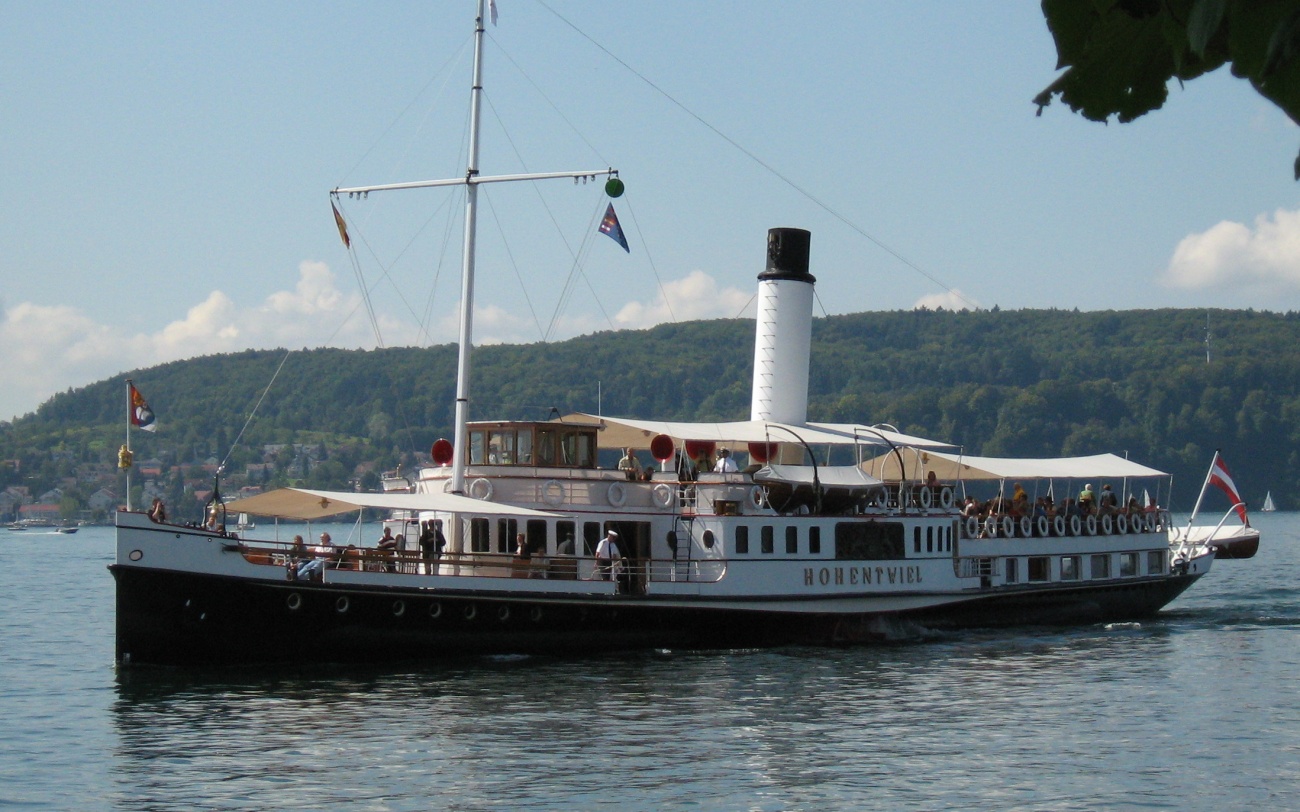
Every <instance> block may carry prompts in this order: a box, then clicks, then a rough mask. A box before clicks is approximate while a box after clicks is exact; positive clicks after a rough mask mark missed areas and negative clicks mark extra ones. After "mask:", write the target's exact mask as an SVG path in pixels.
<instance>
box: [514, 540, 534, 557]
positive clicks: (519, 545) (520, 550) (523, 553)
mask: <svg viewBox="0 0 1300 812" xmlns="http://www.w3.org/2000/svg"><path fill="white" fill-rule="evenodd" d="M532 557H533V554H532V552H531V551H530V550H529V549H528V538H527V537H526V536H524V534H523V533H520V534H518V535H517V536H515V558H516V559H518V560H519V561H527V560H529V559H530V558H532Z"/></svg>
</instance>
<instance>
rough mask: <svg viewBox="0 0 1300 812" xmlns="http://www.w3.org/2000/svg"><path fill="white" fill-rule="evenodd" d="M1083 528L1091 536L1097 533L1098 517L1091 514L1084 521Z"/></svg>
mask: <svg viewBox="0 0 1300 812" xmlns="http://www.w3.org/2000/svg"><path fill="white" fill-rule="evenodd" d="M1083 529H1084V532H1086V533H1087V534H1088V535H1090V536H1095V535H1097V517H1096V516H1089V517H1088V518H1087V520H1086V521H1085V522H1084V523H1083Z"/></svg>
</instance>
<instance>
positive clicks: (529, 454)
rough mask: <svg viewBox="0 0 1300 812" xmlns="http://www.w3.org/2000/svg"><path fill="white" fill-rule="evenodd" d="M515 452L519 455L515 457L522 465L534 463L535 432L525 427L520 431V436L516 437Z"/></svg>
mask: <svg viewBox="0 0 1300 812" xmlns="http://www.w3.org/2000/svg"><path fill="white" fill-rule="evenodd" d="M515 454H516V455H517V456H516V457H515V459H516V460H517V461H518V462H519V464H520V465H532V464H533V433H532V432H531V431H528V430H526V429H525V430H522V431H520V432H519V436H518V437H517V438H516V439H515Z"/></svg>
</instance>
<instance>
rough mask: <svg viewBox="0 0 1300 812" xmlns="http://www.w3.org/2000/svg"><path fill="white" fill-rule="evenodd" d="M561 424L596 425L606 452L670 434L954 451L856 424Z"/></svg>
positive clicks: (733, 442)
mask: <svg viewBox="0 0 1300 812" xmlns="http://www.w3.org/2000/svg"><path fill="white" fill-rule="evenodd" d="M560 422H565V423H581V424H588V425H589V424H592V423H596V424H598V425H600V426H601V429H600V431H598V432H597V443H598V444H599V446H600V447H601V448H647V447H648V446H649V445H650V440H651V439H653V438H654V437H655V435H657V434H666V435H668V436H669V437H672V438H673V439H674V440H679V441H685V440H704V441H707V442H714V443H717V444H718V446H719V447H721V448H731V449H738V450H744V446H745V445H746V444H748V443H797V442H799V441H800V440H803V442H805V443H808V444H809V445H826V444H830V445H848V444H852V443H853V442H855V441H856V442H859V443H863V444H867V445H888V444H889V443H893V444H894V445H902V446H910V447H914V448H936V449H938V448H943V449H953V448H956V446H954V445H952V444H951V443H941V442H939V441H937V440H927V439H925V438H924V437H914V436H912V435H908V434H901V433H899V432H896V431H888V430H885V429H878V428H873V427H871V426H862V425H857V424H854V423H809V424H807V425H795V424H792V423H773V422H770V421H766V420H738V421H734V422H731V423H677V422H672V421H663V420H633V419H631V418H625V417H598V416H596V415H593V414H586V413H584V412H575V413H573V414H569V415H565V416H564V417H563V418H561V420H560Z"/></svg>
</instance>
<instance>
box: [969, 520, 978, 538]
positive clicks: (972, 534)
mask: <svg viewBox="0 0 1300 812" xmlns="http://www.w3.org/2000/svg"><path fill="white" fill-rule="evenodd" d="M979 535H980V520H979V519H977V518H975V517H974V516H967V517H966V538H968V539H975V538H979Z"/></svg>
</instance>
